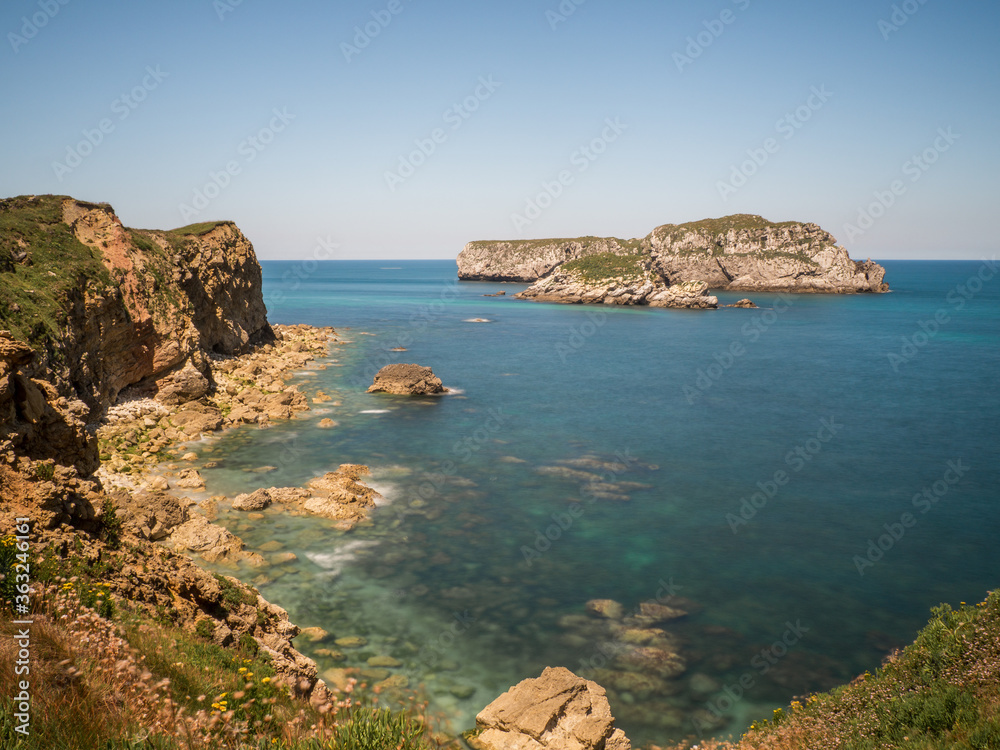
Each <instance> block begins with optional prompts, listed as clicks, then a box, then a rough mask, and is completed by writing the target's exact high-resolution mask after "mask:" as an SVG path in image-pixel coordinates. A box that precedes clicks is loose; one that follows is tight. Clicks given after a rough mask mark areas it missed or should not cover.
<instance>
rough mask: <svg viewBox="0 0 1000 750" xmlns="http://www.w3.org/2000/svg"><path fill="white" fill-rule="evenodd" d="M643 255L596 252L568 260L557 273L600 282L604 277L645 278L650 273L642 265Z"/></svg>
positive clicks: (644, 257) (648, 276) (649, 275)
mask: <svg viewBox="0 0 1000 750" xmlns="http://www.w3.org/2000/svg"><path fill="white" fill-rule="evenodd" d="M645 259H646V256H644V255H638V254H635V255H617V254H616V253H596V254H595V255H586V256H584V257H582V258H577V259H576V260H569V261H566V262H565V263H563V264H562V265H561V266H559V273H568V274H572V275H574V276H577V277H578V278H581V279H583V280H584V281H590V282H600V281H603V280H605V279H618V278H620V279H625V280H631V279H636V280H639V279H643V280H644V279H647V278H651V274H650V272H649V271H648V270H646V268H645V267H644V266H643V265H642V262H643V261H644V260H645Z"/></svg>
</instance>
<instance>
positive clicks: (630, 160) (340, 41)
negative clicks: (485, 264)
mask: <svg viewBox="0 0 1000 750" xmlns="http://www.w3.org/2000/svg"><path fill="white" fill-rule="evenodd" d="M62 2H65V4H62ZM62 2H61V1H60V0H7V2H5V3H4V4H3V7H2V10H0V31H2V33H3V35H4V39H3V40H2V42H0V44H2V46H0V69H2V77H0V92H2V95H3V102H4V117H3V118H0V135H2V138H3V143H4V148H3V152H2V154H3V158H2V161H0V195H2V196H12V195H20V194H25V193H66V194H70V195H73V196H75V197H79V198H83V199H88V200H94V201H107V202H110V203H111V204H112V205H113V206H114V207H115V208H116V210H117V211H118V214H119V216H121V218H122V220H123V221H124V222H125V223H126V224H127V225H129V226H135V227H148V228H171V227H176V226H181V225H183V224H188V223H191V222H193V221H200V220H207V219H232V220H234V221H236V222H237V223H238V224H239V226H240V227H241V228H242V229H243V230H244V232H245V233H246V234H247V235H248V236H249V237H250V238H251V240H252V241H253V242H254V245H255V247H256V248H257V252H258V255H259V256H260V257H261V258H269V259H275V258H305V257H311V256H313V254H314V253H315V252H316V248H317V246H318V241H319V240H320V239H321V238H322V239H323V240H324V241H326V242H329V241H332V242H335V243H337V244H338V245H339V248H338V250H337V251H336V254H335V255H334V254H329V253H328V252H327V251H325V250H323V249H320V250H319V254H320V256H321V257H339V258H445V257H454V256H455V255H456V254H457V253H458V252H459V251H460V250H461V248H462V246H463V244H464V243H465V242H467V241H469V240H473V239H505V238H518V237H520V238H531V237H559V236H576V235H584V234H596V235H614V236H620V237H633V236H643V235H645V234H646V233H647V232H649V231H650V230H651V229H652V228H653V227H654V226H657V225H659V224H663V223H668V222H673V223H679V222H683V221H690V220H696V219H701V218H705V217H714V216H722V215H725V214H730V213H757V214H761V215H763V216H765V217H766V218H769V219H772V220H775V221H778V220H789V219H796V220H802V221H815V222H817V223H819V224H820V225H822V226H823V227H824V228H826V229H827V230H828V231H830V232H832V233H833V234H834V235H835V236H836V237H837V238H838V240H839V241H840V242H841V244H843V245H844V246H846V247H847V248H848V250H850V252H851V254H852V256H854V257H868V256H870V257H874V258H978V257H980V256H982V255H984V254H987V255H992V254H993V253H995V252H996V251H997V250H1000V248H998V242H997V240H996V235H997V230H996V216H997V198H998V192H1000V191H998V188H997V179H998V174H1000V139H998V133H1000V3H997V2H995V0H975V1H973V0H947V1H946V0H925V1H924V2H921V1H920V0H907V2H899V3H893V2H891V1H886V2H879V1H878V0H841V1H840V2H823V3H811V2H809V3H807V2H791V0H771V1H770V2H765V0H713V1H712V2H683V1H680V2H662V0H657V1H656V2H652V1H649V2H640V1H638V0H636V1H632V2H621V1H620V0H619V1H618V2H611V0H585V1H584V2H580V0H576V2H580V4H579V5H576V3H574V2H573V0H564V2H562V4H561V5H560V2H559V0H551V1H549V2H545V1H539V2H527V1H522V0H504V2H497V1H493V0H485V1H483V0H480V1H478V2H471V1H469V0H462V1H461V2H458V1H457V0H451V1H449V0H366V1H365V2H355V3H333V2H319V1H318V0H291V1H286V2H280V3H279V2H276V1H275V0H242V2H239V0H215V1H214V2H213V0H179V1H177V0H175V1H172V2H169V3H166V2H163V3H149V2H135V1H134V0H132V1H129V2H126V1H125V0H110V1H108V2H84V0H62ZM894 5H895V8H896V9H895V11H894ZM560 8H561V9H562V10H560ZM393 11H396V12H395V13H393ZM566 11H572V12H570V13H567V12H566ZM894 13H895V17H894ZM25 19H27V21H28V24H27V25H26V24H25ZM42 21H44V24H42V23H41V22H42ZM901 21H905V22H904V23H900V22H901ZM36 22H38V23H36ZM880 22H883V23H881V25H880ZM366 24H367V27H368V31H370V32H374V31H377V32H378V33H377V35H375V36H373V37H372V38H367V44H365V42H366V37H365V36H360V37H359V36H358V34H357V33H356V30H355V29H356V27H361V30H362V32H364V27H365V26H366ZM699 35H700V37H699ZM345 45H350V47H345ZM362 45H364V46H363V47H362ZM352 48H353V49H352ZM348 58H350V59H348ZM149 71H153V73H156V74H155V75H153V74H152V73H150V72H149ZM482 81H485V82H487V83H488V84H489V85H485V84H484V83H482ZM814 91H818V92H820V93H819V94H817V93H814ZM133 93H134V95H135V96H134V98H133ZM123 95H125V97H126V98H122V97H123ZM139 99H141V101H139ZM463 102H467V103H468V105H469V107H468V108H466V106H465V104H463ZM454 105H459V106H460V109H455V108H454ZM473 110H474V111H473ZM275 111H277V112H281V113H284V114H285V115H286V116H285V117H284V118H277V117H276V115H275V114H274V112H275ZM126 115H127V116H126ZM788 115H791V120H789V119H787V116H788ZM102 121H103V125H104V131H105V132H101V125H102ZM608 122H612V123H618V125H617V126H616V127H615V128H611V127H609V125H608V124H607V123H608ZM949 129H950V130H949ZM262 130H263V131H264V132H263V133H261V131H262ZM95 131H96V132H95ZM435 131H437V132H435ZM88 133H89V140H90V141H100V142H99V143H98V144H97V145H94V146H91V145H90V143H88V142H87V140H88ZM942 133H944V134H949V135H942ZM258 134H259V135H260V137H261V140H258V141H255V142H253V141H249V140H248V139H249V138H250V137H252V136H253V137H256V136H257V135H258ZM435 136H437V142H435ZM769 139H771V140H769ZM595 140H596V143H595ZM81 141H83V143H82V144H81ZM263 141H268V142H267V143H264V142H263ZM417 141H421V142H422V143H423V147H424V150H425V151H430V150H431V148H432V147H433V153H431V154H430V155H429V156H426V157H424V155H423V154H421V153H420V152H419V151H418V144H417ZM584 147H585V148H586V149H587V151H586V152H584V151H581V148H584ZM414 152H415V153H414ZM598 152H601V153H598ZM748 152H749V153H748ZM411 153H414V156H415V157H416V158H411V156H410V155H411ZM74 154H75V156H74ZM753 156H756V157H757V161H758V162H760V164H759V165H758V164H755V163H754V162H753V161H752V157H753ZM914 156H917V157H919V162H915V161H913V160H912V159H913V157H914ZM77 157H79V158H77ZM925 158H926V160H925ZM401 160H402V161H401ZM748 160H751V161H748ZM407 162H409V163H408V164H407ZM744 162H746V164H744ZM930 162H933V163H930ZM414 164H416V166H413V165H414ZM227 165H229V166H231V167H233V170H232V172H234V173H233V174H224V175H220V174H219V173H224V172H225V170H226V168H227ZM401 167H403V169H402V172H401V171H400V170H401ZM410 167H412V173H410V171H409V168H410ZM734 169H735V170H736V172H735V174H734ZM212 173H217V174H216V177H215V178H214V181H213V178H212V176H211V174H212ZM392 173H394V174H395V175H396V176H395V177H393V176H392ZM560 176H562V177H563V178H564V180H563V184H559V178H560ZM744 180H745V183H744ZM894 183H895V185H894ZM219 184H221V185H222V187H216V186H217V185H219ZM546 184H547V185H548V189H547V192H548V194H544V193H545V191H546V188H545V185H546ZM206 186H207V188H206ZM894 186H895V188H896V194H893V187H894ZM199 189H200V190H202V191H203V192H206V193H208V194H209V195H210V196H211V199H210V200H209V201H208V205H207V207H203V208H198V206H199V205H203V204H200V203H196V202H195V194H196V190H199ZM875 193H879V194H881V196H882V201H881V202H882V203H883V204H885V203H891V205H890V206H889V207H888V208H883V206H882V205H880V204H878V203H877V198H876V196H875ZM539 194H543V196H542V197H541V199H540V203H542V204H544V208H543V209H541V210H540V211H539V212H537V213H536V212H534V211H533V210H532V211H531V212H529V210H528V208H527V201H528V200H529V199H535V198H536V197H537V196H539ZM549 194H557V195H556V197H554V198H550V197H549ZM872 203H876V205H875V206H874V207H872V208H871V209H869V208H868V207H869V206H870V204H872ZM182 205H187V206H189V207H190V210H186V209H183V208H182ZM195 211H197V213H194V212H195ZM859 211H864V212H865V216H862V217H860V218H859ZM518 215H519V216H520V217H522V219H523V220H522V219H519V218H518ZM868 218H870V219H871V221H870V222H869V221H867V219H868ZM848 225H853V226H854V227H857V229H858V230H860V231H858V232H854V231H853V230H852V229H851V228H850V227H849V226H848Z"/></svg>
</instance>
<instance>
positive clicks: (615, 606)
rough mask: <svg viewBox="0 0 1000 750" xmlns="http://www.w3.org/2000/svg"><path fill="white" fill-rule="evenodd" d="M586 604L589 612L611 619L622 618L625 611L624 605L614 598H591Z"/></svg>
mask: <svg viewBox="0 0 1000 750" xmlns="http://www.w3.org/2000/svg"><path fill="white" fill-rule="evenodd" d="M585 606H586V608H587V611H588V612H590V613H592V614H595V615H598V616H599V617H605V618H607V619H609V620H620V619H622V615H623V614H624V611H625V609H624V607H622V605H621V604H620V603H619V602H616V601H615V600H614V599H591V600H590V601H589V602H587V604H586V605H585Z"/></svg>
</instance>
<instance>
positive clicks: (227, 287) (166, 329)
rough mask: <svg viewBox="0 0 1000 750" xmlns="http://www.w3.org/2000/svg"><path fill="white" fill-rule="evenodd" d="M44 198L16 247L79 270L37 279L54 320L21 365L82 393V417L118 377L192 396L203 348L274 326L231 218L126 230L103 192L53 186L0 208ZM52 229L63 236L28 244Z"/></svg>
mask: <svg viewBox="0 0 1000 750" xmlns="http://www.w3.org/2000/svg"><path fill="white" fill-rule="evenodd" d="M46 206H47V207H49V208H50V209H51V210H49V211H48V212H47V213H45V214H44V216H45V218H44V219H37V218H36V219H31V220H30V221H39V222H42V223H39V224H37V226H34V227H33V231H34V232H35V233H34V234H33V235H32V236H31V237H29V241H28V242H27V243H26V247H25V249H24V251H25V252H26V253H27V254H28V255H29V256H33V255H36V254H38V253H40V252H42V251H43V250H44V252H45V253H47V254H48V255H50V256H51V254H52V253H53V252H54V250H57V251H58V252H59V253H61V254H62V258H63V259H64V263H65V266H66V267H67V268H74V267H75V268H79V269H81V273H83V270H85V271H86V273H87V274H89V276H86V277H83V276H81V278H80V279H79V280H78V281H77V282H76V283H75V285H74V283H73V282H72V280H70V281H66V280H64V279H60V278H58V277H57V275H55V274H53V276H52V282H51V283H52V284H53V287H52V288H51V289H43V290H41V291H43V292H44V293H45V294H47V295H49V296H50V297H51V298H53V299H58V300H59V302H58V305H59V307H60V308H61V309H60V310H59V313H58V314H59V315H60V316H65V325H64V326H62V327H61V328H60V330H59V332H58V336H53V337H52V346H51V347H45V348H44V349H45V351H41V350H40V352H39V357H38V358H37V360H36V362H35V365H34V368H33V370H32V371H31V372H29V373H27V374H28V376H29V377H41V378H43V379H45V380H48V381H49V382H51V383H52V384H53V385H55V386H56V388H57V390H58V392H59V394H60V395H61V396H64V397H67V398H78V399H80V400H82V401H83V402H84V403H86V404H87V406H88V407H89V410H90V414H88V418H96V417H97V416H98V415H99V414H100V413H101V412H102V411H103V410H104V409H106V408H107V407H108V406H110V405H111V404H112V403H114V401H115V399H116V398H117V396H118V394H119V393H120V392H121V391H122V390H123V389H124V388H126V387H128V386H130V385H134V384H137V383H140V382H142V381H152V380H157V379H160V378H163V377H164V376H168V375H172V377H171V378H170V379H169V380H168V381H167V382H164V385H163V388H162V390H163V392H164V397H165V398H166V399H170V400H172V401H174V402H177V401H178V400H181V401H184V400H191V399H194V398H200V395H198V394H201V395H204V393H205V392H207V388H206V383H205V382H204V374H205V372H206V370H207V368H206V367H205V360H204V353H205V352H214V353H216V354H237V353H241V352H245V351H247V350H248V349H249V348H250V347H251V346H252V345H253V344H255V343H260V342H263V341H268V340H271V339H272V338H273V332H272V331H271V328H270V326H269V324H268V322H267V311H266V309H265V307H264V301H263V295H262V293H261V269H260V265H259V263H258V262H257V259H256V256H255V255H254V251H253V246H252V245H251V244H250V241H249V240H248V239H247V238H246V237H245V236H244V235H243V234H242V233H241V232H240V230H239V229H238V228H237V227H236V225H234V224H233V223H231V222H221V223H218V224H215V225H204V226H200V227H197V228H194V229H193V230H192V231H191V232H186V231H183V230H177V231H171V232H160V231H148V230H134V229H128V228H126V227H125V226H123V224H122V222H121V220H120V219H119V218H118V216H116V215H115V212H114V210H113V209H112V208H111V207H110V206H108V205H107V204H94V203H86V202H83V201H78V200H74V199H72V198H67V197H61V196H39V197H37V198H32V199H28V198H21V199H11V200H9V201H3V202H0V210H2V211H9V212H11V213H12V214H14V215H16V214H17V212H19V211H21V212H23V216H25V217H27V216H33V217H37V216H39V215H41V214H39V207H46ZM24 220H25V221H29V219H27V218H25V219H24ZM55 229H58V230H59V231H61V232H63V233H64V234H67V235H69V236H70V237H71V238H72V240H73V241H72V242H66V241H63V242H62V244H61V245H59V246H58V248H57V249H56V248H53V247H51V246H46V247H45V248H41V247H38V246H37V245H39V244H40V243H46V242H49V241H50V240H49V239H48V238H49V236H50V235H51V234H52V231H54V230H55ZM95 259H96V261H95ZM98 271H100V272H101V273H100V274H98ZM98 277H100V278H98ZM11 278H13V277H11ZM50 348H51V349H52V351H49V349H50ZM186 363H193V365H194V371H192V370H191V369H190V368H188V367H185V365H186Z"/></svg>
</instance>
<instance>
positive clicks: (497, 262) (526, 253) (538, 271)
mask: <svg viewBox="0 0 1000 750" xmlns="http://www.w3.org/2000/svg"><path fill="white" fill-rule="evenodd" d="M638 242H639V241H638V240H632V241H631V242H626V241H624V240H619V239H615V238H614V237H581V238H578V239H568V240H522V241H518V240H514V241H512V242H470V243H469V244H468V245H466V246H465V248H464V249H463V250H462V252H461V253H459V254H458V278H460V279H463V280H466V281H535V280H536V279H540V278H541V277H542V276H545V275H546V274H548V273H549V272H550V271H551V270H552V269H553V268H555V267H556V266H558V265H560V264H562V263H565V262H566V261H568V260H574V259H576V258H582V257H584V256H587V255H594V254H597V253H607V252H611V253H616V254H620V255H625V254H628V253H631V252H634V251H635V250H634V247H635V245H636V243H638ZM501 294H503V292H501Z"/></svg>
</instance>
